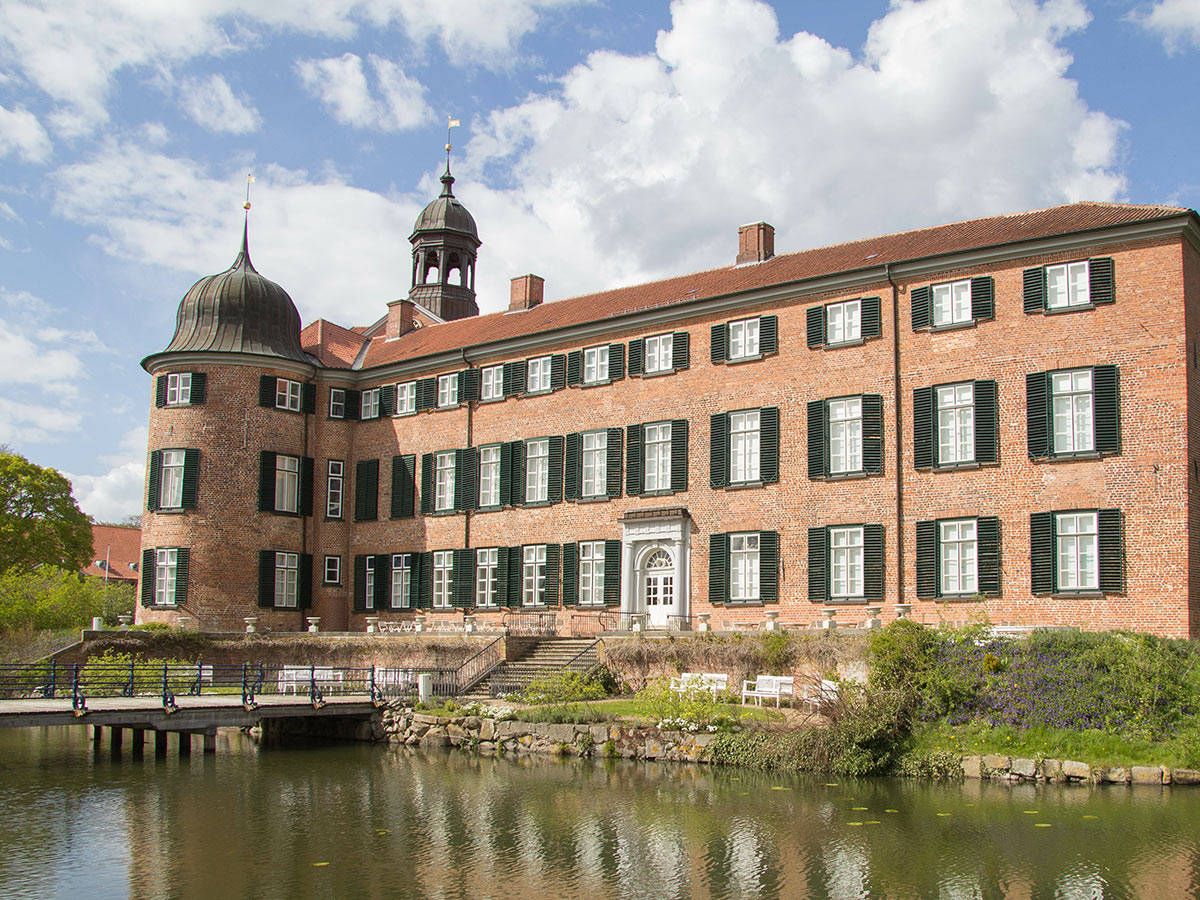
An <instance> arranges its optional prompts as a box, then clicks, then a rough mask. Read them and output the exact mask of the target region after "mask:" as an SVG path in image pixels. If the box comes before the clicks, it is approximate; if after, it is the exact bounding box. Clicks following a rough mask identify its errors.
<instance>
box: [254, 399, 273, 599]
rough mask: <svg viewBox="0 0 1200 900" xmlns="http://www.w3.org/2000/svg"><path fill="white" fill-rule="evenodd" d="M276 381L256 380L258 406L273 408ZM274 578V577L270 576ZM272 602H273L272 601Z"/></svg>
mask: <svg viewBox="0 0 1200 900" xmlns="http://www.w3.org/2000/svg"><path fill="white" fill-rule="evenodd" d="M276 381H277V379H276V378H275V376H274V375H260V376H259V379H258V405H259V406H274V405H275V389H276V387H277V384H276ZM271 577H272V578H274V576H273V575H272V576H271ZM272 602H274V601H272Z"/></svg>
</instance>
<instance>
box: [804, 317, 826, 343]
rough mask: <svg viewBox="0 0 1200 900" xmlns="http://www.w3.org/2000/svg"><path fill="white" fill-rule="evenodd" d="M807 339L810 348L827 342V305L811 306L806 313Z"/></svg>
mask: <svg viewBox="0 0 1200 900" xmlns="http://www.w3.org/2000/svg"><path fill="white" fill-rule="evenodd" d="M805 318H806V323H805V324H806V329H805V331H806V333H805V339H806V340H807V342H808V346H809V348H810V349H812V348H816V347H820V346H821V345H822V344H824V343H825V307H824V306H810V307H809V308H808V310H807V311H806V313H805Z"/></svg>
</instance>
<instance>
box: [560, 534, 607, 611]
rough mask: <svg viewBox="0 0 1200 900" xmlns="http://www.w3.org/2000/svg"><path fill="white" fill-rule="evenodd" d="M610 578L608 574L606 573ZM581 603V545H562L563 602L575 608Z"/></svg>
mask: <svg viewBox="0 0 1200 900" xmlns="http://www.w3.org/2000/svg"><path fill="white" fill-rule="evenodd" d="M604 577H605V578H607V577H608V572H607V571H606V572H605V573H604ZM578 601H579V545H578V544H576V543H569V544H563V545H562V602H563V606H574V605H575V604H576V603H577V602H578Z"/></svg>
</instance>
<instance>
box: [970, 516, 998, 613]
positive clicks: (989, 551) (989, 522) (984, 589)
mask: <svg viewBox="0 0 1200 900" xmlns="http://www.w3.org/2000/svg"><path fill="white" fill-rule="evenodd" d="M975 548H976V560H975V563H976V571H977V572H978V576H979V593H981V594H987V595H988V596H991V597H996V596H999V594H1000V520H999V519H998V518H997V517H996V516H980V517H979V518H978V519H976V520H975Z"/></svg>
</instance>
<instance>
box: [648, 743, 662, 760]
mask: <svg viewBox="0 0 1200 900" xmlns="http://www.w3.org/2000/svg"><path fill="white" fill-rule="evenodd" d="M662 753H663V745H662V744H661V743H659V742H658V741H656V740H654V739H653V738H648V739H647V740H646V749H645V757H646V759H658V758H659V757H660V756H661V755H662Z"/></svg>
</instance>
